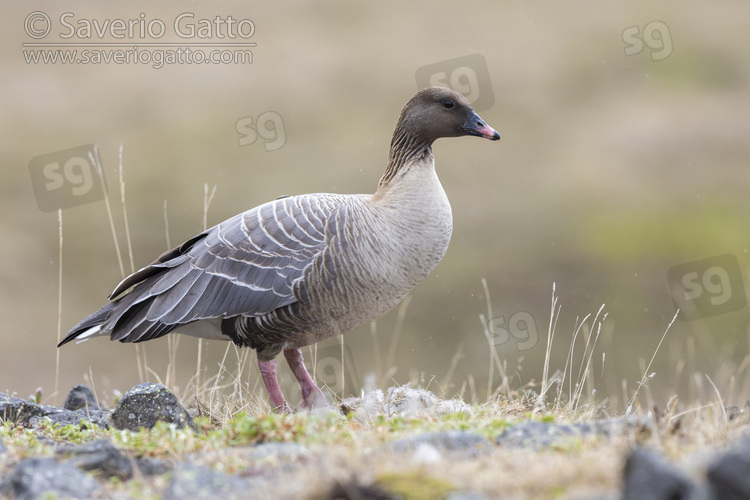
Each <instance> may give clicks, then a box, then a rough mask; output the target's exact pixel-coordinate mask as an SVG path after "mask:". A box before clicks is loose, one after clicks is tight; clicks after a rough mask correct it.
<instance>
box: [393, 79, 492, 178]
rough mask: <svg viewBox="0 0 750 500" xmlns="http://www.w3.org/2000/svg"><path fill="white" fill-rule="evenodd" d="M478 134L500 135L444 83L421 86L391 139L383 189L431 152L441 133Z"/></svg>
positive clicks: (410, 100)
mask: <svg viewBox="0 0 750 500" xmlns="http://www.w3.org/2000/svg"><path fill="white" fill-rule="evenodd" d="M462 135H475V136H477V137H484V138H485V139H489V140H491V141H496V140H498V139H500V134H498V133H497V132H496V131H495V129H493V128H492V127H490V126H489V125H487V124H486V123H485V122H484V120H482V119H481V118H480V117H479V115H478V114H477V113H476V111H474V108H472V107H471V104H469V101H468V100H467V99H466V98H465V97H464V96H462V95H461V94H459V93H458V92H456V91H455V90H451V89H448V88H444V87H429V88H426V89H423V90H420V91H419V92H417V93H416V94H414V97H412V98H411V99H409V102H407V103H406V104H405V105H404V107H403V109H402V110H401V116H400V117H399V119H398V123H397V124H396V130H395V131H394V132H393V139H391V150H390V153H389V155H388V166H387V167H386V169H385V173H384V174H383V177H381V178H380V183H379V184H378V188H379V189H382V188H384V187H385V186H387V185H388V183H389V182H390V181H391V180H392V179H393V178H394V177H395V175H396V173H397V172H398V171H399V170H400V169H401V168H402V167H403V166H404V165H405V164H407V163H408V162H409V161H411V160H414V159H419V158H425V157H428V156H429V157H431V156H432V147H431V146H432V143H433V142H434V141H435V140H436V139H439V138H441V137H459V136H462Z"/></svg>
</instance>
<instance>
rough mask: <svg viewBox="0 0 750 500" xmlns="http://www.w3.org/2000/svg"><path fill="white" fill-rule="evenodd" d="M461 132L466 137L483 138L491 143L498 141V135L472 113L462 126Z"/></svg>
mask: <svg viewBox="0 0 750 500" xmlns="http://www.w3.org/2000/svg"><path fill="white" fill-rule="evenodd" d="M461 130H462V131H463V133H464V134H466V135H475V136H477V137H484V138H485V139H489V140H491V141H496V140H498V139H500V134H499V133H498V132H497V130H495V129H494V128H492V127H490V126H489V125H487V124H486V123H485V122H484V120H482V118H480V116H479V115H478V114H476V113H475V112H474V111H472V112H471V114H470V115H469V118H467V120H466V123H464V126H463V127H461Z"/></svg>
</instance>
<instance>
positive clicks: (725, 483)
mask: <svg viewBox="0 0 750 500" xmlns="http://www.w3.org/2000/svg"><path fill="white" fill-rule="evenodd" d="M707 477H708V483H709V485H710V487H711V490H712V491H713V493H714V496H715V498H721V499H722V500H724V499H725V500H740V499H746V498H750V440H749V439H748V438H745V439H744V440H742V442H741V443H740V446H739V449H737V450H735V451H731V452H729V453H725V454H724V455H722V456H721V457H719V458H718V459H717V460H716V461H715V462H714V463H713V464H711V465H710V466H709V467H708V471H707Z"/></svg>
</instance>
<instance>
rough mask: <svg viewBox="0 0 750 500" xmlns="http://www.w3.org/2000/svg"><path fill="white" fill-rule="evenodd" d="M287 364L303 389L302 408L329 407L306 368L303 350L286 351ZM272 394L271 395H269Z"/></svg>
mask: <svg viewBox="0 0 750 500" xmlns="http://www.w3.org/2000/svg"><path fill="white" fill-rule="evenodd" d="M284 357H285V358H286V362H287V363H289V368H291V370H292V373H294V376H295V377H296V378H297V382H299V386H300V388H301V389H302V401H303V402H302V407H303V408H310V409H314V408H323V407H325V406H327V402H326V397H325V395H324V394H323V391H321V390H320V388H319V387H318V386H317V385H315V382H314V381H313V379H312V377H311V376H310V373H309V372H308V371H307V368H306V367H305V360H304V358H303V357H302V350H301V349H286V350H285V351H284ZM269 394H270V393H269Z"/></svg>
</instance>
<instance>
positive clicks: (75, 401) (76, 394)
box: [63, 385, 100, 411]
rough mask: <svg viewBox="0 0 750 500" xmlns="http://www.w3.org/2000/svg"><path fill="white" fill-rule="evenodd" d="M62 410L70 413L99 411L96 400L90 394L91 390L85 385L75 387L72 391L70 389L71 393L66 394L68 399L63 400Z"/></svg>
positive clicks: (92, 394)
mask: <svg viewBox="0 0 750 500" xmlns="http://www.w3.org/2000/svg"><path fill="white" fill-rule="evenodd" d="M63 408H64V409H66V410H71V411H75V410H81V409H84V410H85V409H88V410H99V409H100V408H99V403H97V402H96V398H95V397H94V393H93V392H91V389H89V388H88V387H86V386H85V385H77V386H75V387H73V389H71V391H70V392H69V393H68V397H67V398H65V403H63Z"/></svg>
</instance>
